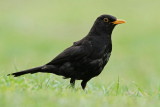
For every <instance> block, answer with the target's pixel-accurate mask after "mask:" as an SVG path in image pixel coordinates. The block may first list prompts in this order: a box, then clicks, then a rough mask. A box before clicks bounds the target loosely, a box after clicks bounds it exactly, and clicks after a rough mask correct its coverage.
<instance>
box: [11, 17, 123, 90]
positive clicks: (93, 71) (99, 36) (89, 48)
mask: <svg viewBox="0 0 160 107" xmlns="http://www.w3.org/2000/svg"><path fill="white" fill-rule="evenodd" d="M121 23H125V21H124V20H120V19H117V18H116V17H114V16H112V15H107V14H104V15H101V16H99V17H98V18H97V19H96V20H95V22H94V24H93V26H92V28H91V30H90V31H89V33H88V34H87V35H86V36H85V37H84V38H82V39H81V40H79V41H76V42H74V43H73V45H72V46H70V47H69V48H67V49H65V50H64V51H63V52H62V53H60V54H59V55H58V56H56V57H55V58H54V59H53V60H52V61H50V62H49V63H47V64H45V65H43V66H39V67H36V68H32V69H27V70H23V71H20V72H16V73H12V74H9V75H13V76H15V77H18V76H21V75H24V74H29V73H30V74H34V73H38V72H41V73H53V74H56V75H60V76H63V77H64V79H68V78H70V84H71V86H73V87H74V85H75V80H82V82H81V86H82V88H83V89H85V87H86V84H87V82H88V81H89V80H90V79H91V78H93V77H96V76H98V75H99V74H100V73H101V72H102V70H103V68H104V66H105V65H106V64H107V62H108V60H109V57H110V55H111V51H112V40H111V34H112V31H113V29H114V27H115V26H116V25H117V24H121Z"/></svg>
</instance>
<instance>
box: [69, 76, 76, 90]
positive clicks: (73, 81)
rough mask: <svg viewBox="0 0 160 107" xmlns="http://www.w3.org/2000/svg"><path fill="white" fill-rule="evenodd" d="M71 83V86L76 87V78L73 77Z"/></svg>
mask: <svg viewBox="0 0 160 107" xmlns="http://www.w3.org/2000/svg"><path fill="white" fill-rule="evenodd" d="M70 84H71V86H72V87H73V88H74V85H75V79H74V78H71V80H70Z"/></svg>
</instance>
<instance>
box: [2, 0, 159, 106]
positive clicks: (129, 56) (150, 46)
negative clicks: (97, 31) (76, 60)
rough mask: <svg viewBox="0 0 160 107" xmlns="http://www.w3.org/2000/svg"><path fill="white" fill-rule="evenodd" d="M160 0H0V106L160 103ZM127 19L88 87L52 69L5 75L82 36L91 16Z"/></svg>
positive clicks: (115, 33) (49, 55)
mask: <svg viewBox="0 0 160 107" xmlns="http://www.w3.org/2000/svg"><path fill="white" fill-rule="evenodd" d="M159 4H160V1H159V0H123V1H122V0H119V1H118V0H117V1H113V0H27V1H26V0H0V106H1V107H13V105H14V106H15V107H23V106H24V107H26V106H33V107H35V106H39V107H41V106H47V107H50V106H51V107H53V106H54V107H55V106H70V107H71V106H73V107H74V106H79V107H81V106H84V107H93V106H97V107H99V106H104V107H107V106H110V107H117V105H118V106H119V107H125V106H126V107H130V106H131V107H132V106H133V107H138V106H141V107H143V106H144V107H146V106H148V107H151V106H153V107H157V106H160V102H159V100H160V98H159V97H160V66H159V60H160V47H159V41H160V36H159V35H160V30H159V29H160V21H159V19H160V14H159V13H158V11H159V10H160V7H159ZM101 14H111V15H113V16H116V17H117V18H120V19H124V20H126V21H127V23H125V24H122V25H118V26H117V27H116V28H115V29H114V31H113V34H112V41H113V51H112V55H111V58H110V61H109V63H108V64H107V66H106V67H105V69H104V70H103V72H102V73H101V75H99V76H98V77H96V78H94V79H92V80H91V81H90V82H89V83H88V86H87V90H86V91H83V90H81V87H80V83H79V82H77V85H76V88H75V89H70V88H68V84H69V80H63V79H62V78H61V77H58V76H55V75H52V74H40V73H39V74H35V75H25V76H22V77H19V78H13V77H7V76H6V74H8V73H11V72H16V71H19V70H24V69H27V68H31V67H35V66H39V65H43V64H45V63H47V62H49V61H50V60H51V59H53V58H54V57H55V56H56V55H57V54H59V53H60V52H62V51H63V50H64V49H65V48H67V47H68V46H70V45H72V43H73V42H74V41H77V40H79V39H81V38H82V37H84V36H86V34H87V33H88V32H89V30H90V28H91V26H92V24H93V22H94V21H95V19H96V18H97V17H98V16H100V15H101Z"/></svg>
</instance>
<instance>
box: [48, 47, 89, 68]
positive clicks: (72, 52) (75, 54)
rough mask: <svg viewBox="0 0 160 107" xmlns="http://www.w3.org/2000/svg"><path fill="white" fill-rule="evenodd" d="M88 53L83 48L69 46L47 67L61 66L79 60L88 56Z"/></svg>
mask: <svg viewBox="0 0 160 107" xmlns="http://www.w3.org/2000/svg"><path fill="white" fill-rule="evenodd" d="M89 53H90V52H89V51H87V50H86V48H85V47H83V46H71V47H69V48H67V49H65V50H64V51H63V52H62V53H60V54H59V55H58V56H57V57H55V58H54V59H53V60H52V61H51V62H49V63H48V64H47V65H51V64H55V65H56V64H62V63H64V62H67V61H73V60H77V61H78V60H79V59H81V58H83V57H84V56H87V55H89Z"/></svg>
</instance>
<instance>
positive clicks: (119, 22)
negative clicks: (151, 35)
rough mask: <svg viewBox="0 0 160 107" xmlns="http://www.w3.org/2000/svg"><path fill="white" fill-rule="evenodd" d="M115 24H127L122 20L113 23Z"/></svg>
mask: <svg viewBox="0 0 160 107" xmlns="http://www.w3.org/2000/svg"><path fill="white" fill-rule="evenodd" d="M112 23H113V24H122V23H126V21H124V20H121V19H117V20H116V21H114V22H112Z"/></svg>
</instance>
